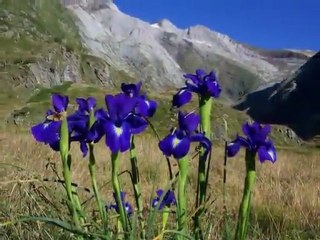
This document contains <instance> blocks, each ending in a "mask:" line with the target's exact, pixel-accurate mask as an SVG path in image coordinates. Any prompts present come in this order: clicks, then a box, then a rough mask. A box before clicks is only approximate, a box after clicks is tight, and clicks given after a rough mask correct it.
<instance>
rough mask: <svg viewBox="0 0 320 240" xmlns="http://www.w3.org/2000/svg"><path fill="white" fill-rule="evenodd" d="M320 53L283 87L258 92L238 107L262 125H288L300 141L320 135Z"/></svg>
mask: <svg viewBox="0 0 320 240" xmlns="http://www.w3.org/2000/svg"><path fill="white" fill-rule="evenodd" d="M319 91H320V52H318V53H317V54H315V55H314V56H313V57H311V58H310V59H309V60H308V61H307V63H305V64H304V65H303V66H302V67H301V68H300V69H299V70H298V71H296V72H295V74H293V75H292V76H291V77H289V78H288V79H285V80H284V81H282V82H281V83H277V84H275V85H273V86H269V87H267V88H264V89H261V90H259V91H255V92H253V93H250V94H248V95H247V96H246V98H245V99H244V100H243V101H241V102H240V103H238V104H236V105H235V108H236V109H238V110H242V111H243V110H246V111H247V113H248V114H249V115H250V116H251V117H252V118H253V119H256V120H258V121H260V122H265V123H273V124H281V125H287V126H289V127H290V128H292V129H293V130H294V131H295V132H296V133H297V134H298V135H299V136H300V137H302V138H304V139H306V140H310V139H312V138H313V137H315V136H316V135H320V105H319V103H320V94H319Z"/></svg>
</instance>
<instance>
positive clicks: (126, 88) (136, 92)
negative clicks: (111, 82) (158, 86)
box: [121, 82, 158, 117]
mask: <svg viewBox="0 0 320 240" xmlns="http://www.w3.org/2000/svg"><path fill="white" fill-rule="evenodd" d="M141 85H142V83H141V82H138V83H137V84H134V83H129V84H125V83H122V84H121V90H122V91H123V93H124V94H125V95H127V96H129V97H131V98H137V106H136V107H135V113H136V114H139V115H141V116H143V117H152V116H153V115H154V114H155V112H156V110H157V106H158V104H157V102H156V101H154V100H148V99H147V97H146V96H145V95H144V94H140V90H141Z"/></svg>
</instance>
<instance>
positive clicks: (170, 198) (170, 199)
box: [151, 189, 177, 210]
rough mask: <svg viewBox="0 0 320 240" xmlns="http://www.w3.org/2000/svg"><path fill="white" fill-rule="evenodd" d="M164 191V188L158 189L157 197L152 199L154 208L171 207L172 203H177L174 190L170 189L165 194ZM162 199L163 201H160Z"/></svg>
mask: <svg viewBox="0 0 320 240" xmlns="http://www.w3.org/2000/svg"><path fill="white" fill-rule="evenodd" d="M164 193H165V192H164V191H163V190H162V189H158V190H157V197H156V198H154V199H152V202H151V205H152V207H153V208H156V209H159V210H161V209H163V208H164V207H170V206H171V205H176V204H177V202H176V198H175V195H174V191H171V190H169V191H167V192H166V193H165V195H164V196H163V194H164ZM161 199H162V201H161V202H160V200H161Z"/></svg>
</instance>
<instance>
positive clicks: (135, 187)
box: [130, 136, 146, 239]
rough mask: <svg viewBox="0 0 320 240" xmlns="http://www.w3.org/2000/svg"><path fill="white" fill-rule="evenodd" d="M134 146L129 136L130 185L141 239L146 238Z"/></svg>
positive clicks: (132, 139)
mask: <svg viewBox="0 0 320 240" xmlns="http://www.w3.org/2000/svg"><path fill="white" fill-rule="evenodd" d="M135 148H136V146H135V144H134V136H132V138H131V146H130V161H131V172H132V185H133V190H134V197H135V201H136V205H137V208H138V217H139V220H140V227H141V239H145V238H146V233H145V229H144V219H143V214H142V212H143V205H142V195H141V190H140V189H141V188H140V178H139V168H138V163H137V154H136V149H135Z"/></svg>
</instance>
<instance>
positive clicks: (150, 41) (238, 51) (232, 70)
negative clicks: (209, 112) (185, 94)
mask: <svg viewBox="0 0 320 240" xmlns="http://www.w3.org/2000/svg"><path fill="white" fill-rule="evenodd" d="M92 2H96V1H91V3H92ZM68 7H69V9H70V10H71V11H72V12H73V13H74V14H75V15H76V16H77V18H78V20H77V22H76V23H77V25H78V27H79V30H80V34H81V36H82V40H83V43H84V44H85V45H86V47H87V48H88V51H89V52H90V54H93V55H95V56H99V57H101V58H103V59H104V60H105V61H107V62H108V64H110V66H112V67H114V68H116V69H119V70H123V71H124V72H126V73H128V74H129V75H130V76H132V77H134V78H137V79H141V80H142V81H143V82H145V83H147V84H148V85H149V86H151V87H152V88H159V87H163V86H170V85H175V86H177V85H181V83H182V82H183V78H182V77H181V76H182V74H183V73H184V72H193V71H194V70H195V69H197V68H204V69H206V70H207V71H209V70H212V69H215V70H216V71H217V72H218V73H219V76H220V81H221V85H222V87H223V88H224V89H225V91H224V92H223V97H224V98H225V99H228V100H231V101H236V100H237V99H238V98H239V97H241V96H243V95H244V94H246V93H248V92H250V91H252V90H254V89H255V88H256V87H257V86H259V85H260V84H263V83H265V82H270V81H276V82H279V81H281V80H282V79H283V78H284V77H285V76H287V75H288V74H290V73H291V72H292V71H293V70H295V69H297V68H298V67H299V66H301V65H302V64H303V63H304V62H305V61H306V60H307V59H308V58H309V57H308V56H307V54H305V53H303V52H301V53H299V52H298V53H297V52H294V51H290V50H286V51H284V52H280V51H267V50H261V49H257V48H253V47H249V46H246V45H245V44H241V43H238V42H236V41H234V40H232V39H231V38H229V37H228V36H226V35H223V34H221V33H217V32H214V31H212V30H210V29H208V28H206V27H204V26H193V27H190V28H188V29H179V28H177V27H176V26H174V24H172V23H171V22H170V21H169V20H161V21H160V22H158V23H154V24H149V23H147V22H144V21H142V20H140V19H138V18H134V17H131V16H129V15H127V14H125V13H123V12H121V11H120V10H119V9H118V8H117V6H116V5H115V4H113V3H112V2H110V1H104V3H103V4H102V5H100V7H98V8H97V5H96V4H95V7H94V8H92V5H90V4H89V5H88V6H87V7H85V6H79V5H69V6H68Z"/></svg>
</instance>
